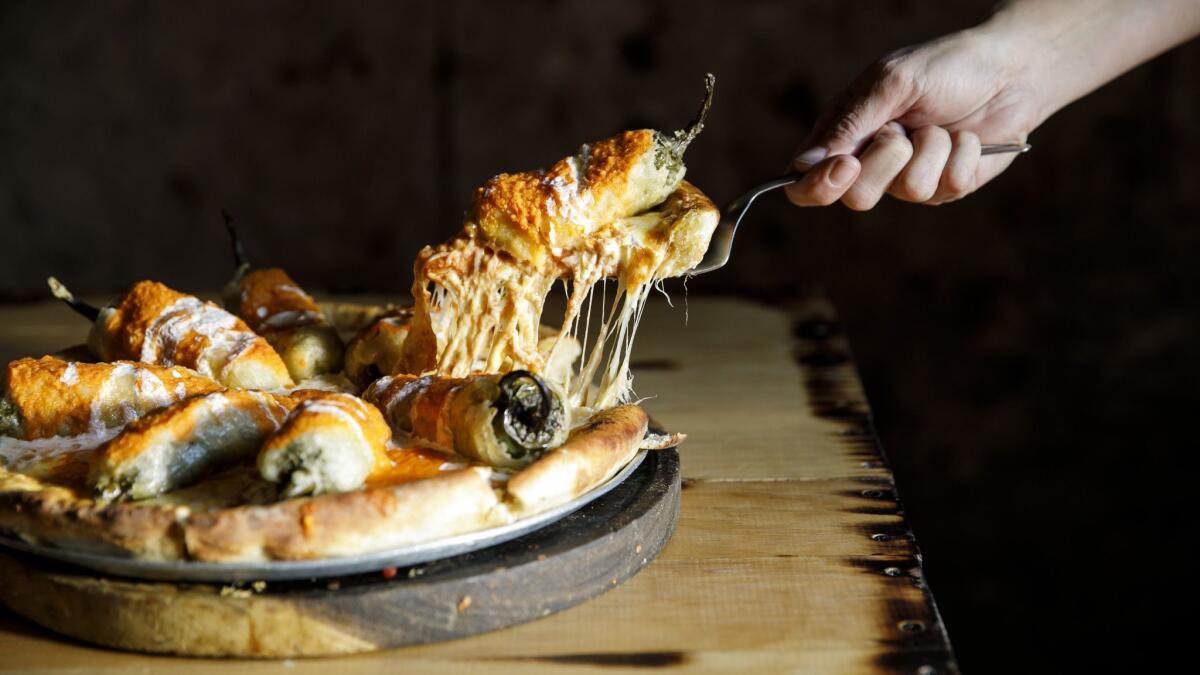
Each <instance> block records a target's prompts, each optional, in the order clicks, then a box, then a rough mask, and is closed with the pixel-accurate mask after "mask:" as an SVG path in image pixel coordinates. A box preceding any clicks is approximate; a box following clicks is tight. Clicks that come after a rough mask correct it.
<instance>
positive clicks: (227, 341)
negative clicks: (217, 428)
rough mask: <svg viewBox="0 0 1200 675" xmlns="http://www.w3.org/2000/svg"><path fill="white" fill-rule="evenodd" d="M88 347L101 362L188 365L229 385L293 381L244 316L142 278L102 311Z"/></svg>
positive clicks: (255, 386)
mask: <svg viewBox="0 0 1200 675" xmlns="http://www.w3.org/2000/svg"><path fill="white" fill-rule="evenodd" d="M88 347H89V348H90V349H91V350H92V352H93V353H94V354H95V355H96V358H98V359H99V360H101V361H113V360H117V359H129V360H133V361H141V362H142V363H151V364H156V365H161V366H174V365H180V366H185V367H187V368H191V369H193V370H195V371H197V372H199V373H200V374H201V375H204V376H206V377H210V378H212V379H214V380H216V381H217V382H218V383H220V384H222V385H224V386H226V387H234V388H239V389H277V388H281V387H287V386H290V385H291V384H292V378H291V377H290V376H289V375H288V370H287V367H286V366H285V365H284V363H283V361H282V360H280V358H279V355H278V354H277V353H276V352H275V350H274V349H273V348H272V347H271V345H270V343H268V342H267V341H266V340H265V339H263V338H262V337H260V336H258V335H256V334H255V333H254V332H253V331H251V330H250V327H249V326H247V325H246V324H245V323H244V322H243V321H242V320H241V319H239V318H237V317H236V316H234V315H232V314H230V313H229V312H227V311H225V310H223V309H221V308H220V307H218V306H216V305H214V304H213V303H211V302H203V301H201V300H200V299H199V298H197V297H195V296H191V295H187V294H184V293H180V292H178V291H174V290H171V289H170V288H167V287H166V286H164V285H162V284H160V283H158V282H154V281H139V282H138V283H136V284H134V285H133V287H132V288H130V289H129V290H128V291H127V292H126V293H125V295H123V296H122V297H121V298H120V300H119V301H118V302H117V304H116V305H115V306H113V307H105V308H104V309H102V310H100V315H99V316H98V317H96V321H95V322H94V323H93V324H92V331H91V334H90V335H89V337H88Z"/></svg>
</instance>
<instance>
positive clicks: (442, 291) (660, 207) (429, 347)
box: [399, 80, 720, 409]
mask: <svg viewBox="0 0 1200 675" xmlns="http://www.w3.org/2000/svg"><path fill="white" fill-rule="evenodd" d="M708 85H709V94H710V97H711V80H709V82H708ZM707 104H708V99H706V103H705V110H707ZM702 126H703V111H702V114H701V116H700V117H699V118H698V119H697V120H696V122H694V123H693V124H692V125H691V126H690V127H689V128H688V129H687V130H686V131H683V132H677V133H676V134H674V135H670V136H668V135H666V134H662V133H660V132H657V131H653V130H639V131H627V132H625V133H622V134H619V135H617V136H615V137H613V138H609V139H606V140H603V141H600V142H597V143H593V144H590V145H585V146H583V147H582V148H581V149H580V150H579V152H578V153H577V154H576V155H574V156H572V157H568V158H566V159H563V160H561V161H559V162H557V163H556V164H554V165H553V166H552V167H550V169H548V170H544V171H542V170H539V171H529V172H525V173H519V174H501V175H499V176H496V177H495V178H493V179H491V180H490V181H488V182H487V184H485V185H484V186H483V187H481V188H480V189H479V190H478V191H477V193H476V196H475V203H474V207H473V208H472V210H471V211H470V212H469V213H468V216H467V221H466V224H465V225H464V227H463V231H462V233H461V234H460V235H458V236H457V237H455V238H454V239H451V240H450V241H449V242H447V243H445V244H442V245H441V246H437V247H426V248H425V249H424V250H422V251H421V253H420V255H419V256H418V258H417V261H416V264H415V266H414V281H413V287H412V293H413V297H414V298H415V304H414V315H413V320H412V322H411V324H410V327H409V335H408V337H407V339H406V341H405V344H404V350H403V351H404V353H403V356H402V358H401V359H399V361H400V363H401V366H400V367H401V368H402V372H409V373H426V372H431V373H435V374H437V375H440V376H443V377H465V376H468V375H470V374H472V373H479V372H507V371H509V370H518V369H524V370H529V371H533V372H536V373H542V374H546V373H547V368H546V363H547V360H552V359H554V358H555V357H556V355H557V353H558V350H560V349H562V348H564V345H566V344H567V341H568V338H569V339H571V340H577V341H579V342H581V343H582V350H581V351H582V353H583V354H582V362H581V363H580V364H579V367H578V368H577V369H575V370H574V371H571V372H569V373H567V374H563V375H559V376H558V377H556V378H555V379H553V380H552V381H553V383H554V384H555V385H556V386H558V387H559V388H561V389H562V390H563V391H566V392H569V396H570V403H571V404H572V405H573V406H575V407H578V408H583V409H598V408H607V407H611V406H613V405H616V404H618V403H621V402H624V401H627V400H629V399H630V398H631V397H632V390H631V384H630V376H629V358H630V353H631V347H632V342H633V337H634V333H635V332H636V329H637V323H638V320H639V318H640V315H641V312H642V308H643V306H644V303H645V301H646V297H647V294H648V292H649V290H650V289H651V288H652V287H653V286H654V285H655V284H656V283H658V282H659V281H661V280H662V279H664V278H667V277H672V276H680V275H683V274H685V273H686V272H687V270H689V269H691V268H692V267H694V266H695V265H696V264H697V263H698V262H699V261H700V259H701V258H702V257H703V255H704V252H705V250H706V249H707V248H708V242H709V238H710V237H711V236H712V232H713V230H714V228H715V227H716V225H717V222H718V221H719V219H720V213H719V211H718V210H717V208H716V207H715V206H714V205H713V203H712V202H711V201H709V200H708V199H707V198H706V197H705V196H704V195H703V194H701V193H700V191H699V190H697V189H696V188H695V187H693V186H692V185H690V184H688V183H686V182H684V181H683V175H684V171H685V169H684V165H683V161H682V154H683V150H684V149H685V148H686V146H687V144H688V143H689V142H690V141H691V140H692V139H693V138H694V137H695V136H696V134H698V133H699V131H700V129H701V128H702ZM608 278H615V280H616V287H615V290H614V291H613V293H612V298H611V304H608V303H609V302H610V299H609V298H608V295H609V290H608V284H607V283H606V282H604V280H605V279H608ZM560 279H563V280H565V282H569V283H570V286H569V292H568V300H567V307H566V314H565V316H564V318H563V321H562V325H561V329H560V330H559V337H558V339H557V341H556V343H555V344H554V345H552V346H551V348H550V349H549V350H539V348H538V340H539V335H538V327H539V324H540V320H541V315H542V310H543V305H544V302H545V298H546V295H547V293H548V292H549V291H550V289H551V288H552V287H553V286H554V284H555V282H557V281H558V280H560ZM597 291H598V292H597ZM596 295H600V305H601V308H600V312H599V316H600V317H601V318H600V319H599V321H600V323H601V325H600V327H599V330H598V331H597V332H596V334H597V335H598V336H599V339H597V340H595V343H594V344H593V345H591V349H588V345H587V339H588V336H589V335H590V334H591V331H590V330H589V328H590V327H589V326H588V322H589V321H590V317H591V314H592V311H591V306H592V303H593V301H594V298H595V296H596ZM605 305H607V306H605ZM581 319H586V320H585V321H581ZM581 323H582V325H581ZM598 374H599V376H600V383H599V388H598V389H597V390H593V389H592V384H593V380H594V378H595V377H596V376H597V375H598Z"/></svg>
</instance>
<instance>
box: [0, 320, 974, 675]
mask: <svg viewBox="0 0 1200 675" xmlns="http://www.w3.org/2000/svg"><path fill="white" fill-rule="evenodd" d="M684 313H685V310H684V307H683V304H682V302H680V299H678V298H677V299H676V307H675V309H670V308H667V307H665V305H663V304H662V303H661V302H654V303H652V304H651V306H650V307H649V308H648V309H647V311H646V316H645V319H644V320H643V323H642V327H641V329H640V331H639V338H638V343H637V348H636V349H635V353H634V361H635V377H636V379H635V381H634V386H635V388H636V389H637V391H638V393H639V395H642V396H648V395H655V396H657V397H656V398H653V399H650V400H647V401H646V402H645V403H644V405H645V406H646V407H647V408H648V409H649V410H650V411H651V412H652V414H654V415H655V417H656V418H657V419H658V420H660V421H661V422H662V423H663V424H664V425H666V426H667V427H669V428H671V429H672V430H678V431H684V432H686V433H688V434H689V439H688V441H687V443H685V444H684V445H683V447H682V449H681V452H682V456H683V475H684V483H683V487H684V489H683V492H682V504H681V510H680V516H679V525H678V529H677V531H676V534H675V536H674V537H673V538H672V540H671V542H670V544H669V545H668V546H667V548H666V549H665V550H664V551H663V553H662V555H661V556H660V557H659V559H658V560H656V561H654V562H653V564H650V565H648V566H647V567H646V569H645V570H644V571H643V572H642V573H640V574H638V575H637V576H635V577H633V578H632V579H630V580H629V581H628V582H627V583H625V584H623V585H622V586H620V587H619V588H616V589H615V590H613V591H611V592H609V593H605V594H604V595H602V596H600V597H598V598H596V599H594V600H592V601H589V602H587V603H584V604H582V605H580V606H578V607H575V608H572V609H569V610H566V611H564V612H562V613H560V614H557V615H555V616H552V617H548V618H546V619H544V620H538V621H534V622H531V623H527V624H524V625H521V626H517V627H514V628H509V629H505V630H501V631H497V632H494V633H488V634H484V635H478V636H475V637H472V638H468V639H464V640H455V641H451V642H446V643H441V644H437V645H427V646H417V647H408V648H404V649H402V650H396V651H389V652H380V653H377V654H371V655H361V656H352V657H345V658H342V659H339V660H338V661H337V662H336V668H337V670H338V672H349V673H359V672H362V673H367V672H370V673H377V672H385V671H388V672H390V671H393V670H400V669H403V670H404V671H405V672H431V673H451V672H453V673H460V672H463V671H464V669H466V670H469V669H478V668H482V667H487V668H488V669H489V671H494V672H497V673H508V672H513V673H516V672H521V673H526V672H529V673H541V672H545V673H551V672H564V671H566V672H576V671H577V672H581V673H582V672H603V671H609V670H612V671H617V670H631V671H635V672H641V671H644V670H646V669H650V668H653V669H654V670H667V671H675V670H679V671H686V672H731V671H739V672H752V673H766V672H822V673H825V672H828V673H833V672H846V673H917V672H921V673H925V674H927V675H933V674H934V673H948V672H956V665H955V662H954V660H953V654H952V652H951V650H950V646H949V642H948V641H947V638H946V635H945V632H944V630H943V628H942V626H941V623H940V620H939V619H938V616H937V612H936V608H935V606H934V605H933V598H932V595H931V594H930V593H929V589H928V588H927V586H926V585H925V583H924V579H923V578H922V575H921V565H920V557H919V552H918V549H917V546H916V542H915V541H914V539H913V538H912V536H911V533H910V532H909V528H908V525H907V523H906V522H905V520H904V517H903V514H902V510H901V507H900V504H899V502H898V500H897V499H896V490H895V486H894V485H893V483H892V478H891V473H890V471H889V470H888V469H887V463H886V459H885V458H884V457H883V456H882V454H881V452H880V450H879V448H878V445H877V443H876V440H875V436H874V432H873V428H872V424H871V419H870V409H869V406H868V405H867V403H866V400H865V397H864V396H863V393H862V388H861V385H860V384H859V381H858V378H857V376H856V374H855V372H854V368H853V362H852V359H851V355H850V351H849V346H848V345H847V343H846V341H845V338H844V336H843V335H842V334H841V333H840V331H839V329H838V326H837V324H836V317H835V314H834V311H833V308H832V307H831V306H830V304H829V303H828V301H827V300H825V299H823V298H820V297H815V298H809V299H803V300H799V301H795V302H791V303H789V304H788V305H787V306H786V307H780V308H771V307H767V306H765V305H761V304H756V303H749V302H744V301H738V300H732V299H696V298H693V299H691V300H690V301H689V303H688V307H687V309H686V314H687V323H686V325H685V323H684ZM5 317H6V314H5V312H4V311H0V326H3V325H11V322H9V321H5V320H4V319H5ZM3 330H4V329H3V328H0V354H3V355H5V356H8V357H11V356H15V355H16V354H14V353H13V352H12V349H13V347H12V346H10V345H12V344H13V343H11V342H9V341H8V340H7V338H5V337H4V332H3ZM59 330H60V331H61V329H59ZM60 334H61V333H60ZM65 337H66V336H65V335H64V338H65ZM67 341H70V340H67ZM22 344H28V343H22ZM0 653H3V654H5V655H12V656H11V657H8V656H6V658H5V659H3V661H2V662H0V668H12V669H15V670H24V671H34V672H48V671H50V670H53V671H54V672H72V671H84V670H87V671H89V672H96V671H99V672H114V673H115V672H129V671H131V670H132V671H136V669H138V668H151V669H153V671H154V672H178V671H182V670H188V671H191V670H192V669H199V670H204V669H205V668H213V669H214V670H216V669H218V668H222V669H223V668H227V667H228V666H229V665H230V664H227V663H211V662H195V661H189V660H183V659H176V658H167V657H143V656H136V655H129V654H118V653H112V652H103V651H100V650H96V649H94V648H89V647H85V646H82V645H78V644H75V643H70V642H63V641H62V640H61V639H58V638H55V637H53V636H50V635H49V634H47V633H45V632H44V631H41V630H40V629H37V628H36V627H32V626H30V625H29V624H27V623H24V622H18V621H17V620H15V619H13V620H10V621H8V622H7V623H5V622H3V620H0ZM236 665H237V668H238V670H239V671H241V670H244V671H245V672H256V671H258V670H259V669H266V668H272V667H275V666H273V665H272V664H268V663H258V662H245V661H238V662H236ZM290 665H292V666H293V669H294V670H295V671H296V672H309V671H311V672H318V671H320V672H327V671H328V670H329V668H330V667H331V664H330V663H329V662H327V661H295V662H294V663H292V664H290Z"/></svg>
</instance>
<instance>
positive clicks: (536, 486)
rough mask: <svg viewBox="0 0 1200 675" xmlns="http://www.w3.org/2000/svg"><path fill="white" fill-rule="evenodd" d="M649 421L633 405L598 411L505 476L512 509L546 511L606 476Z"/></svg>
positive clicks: (631, 450) (623, 460)
mask: <svg viewBox="0 0 1200 675" xmlns="http://www.w3.org/2000/svg"><path fill="white" fill-rule="evenodd" d="M648 423H649V417H647V415H646V412H645V411H644V410H642V409H641V408H639V407H637V406H636V405H622V406H617V407H615V408H610V409H608V410H603V411H601V412H598V413H596V414H595V415H594V416H592V418H591V419H590V420H588V422H587V424H584V425H583V426H581V427H579V428H578V429H576V430H575V431H573V432H572V433H571V437H570V438H568V439H567V442H566V443H563V444H562V445H561V446H559V447H558V448H555V449H554V450H551V451H550V452H548V453H546V454H545V455H544V456H542V457H541V458H540V459H538V460H537V461H536V462H534V463H533V464H531V465H529V466H528V467H526V468H525V469H524V470H523V471H521V472H520V473H518V474H517V475H515V476H513V477H512V478H511V479H509V481H508V486H507V489H508V494H509V497H510V498H511V500H512V507H513V511H514V512H515V513H516V514H518V516H521V517H524V516H527V515H530V514H533V513H538V512H539V511H545V510H546V509H549V508H553V507H555V506H558V505H559V504H562V503H565V502H569V501H571V500H572V499H574V498H575V497H578V496H579V495H581V494H583V493H585V492H587V491H588V490H591V489H592V488H594V487H596V486H597V485H600V484H601V483H603V482H604V481H606V480H608V479H609V478H611V477H612V476H613V474H615V473H616V472H617V471H619V470H620V468H621V467H623V466H625V465H626V464H628V463H629V460H631V459H633V456H634V455H635V454H637V451H638V446H639V445H640V444H641V441H642V439H643V438H644V437H645V436H646V427H647V425H648Z"/></svg>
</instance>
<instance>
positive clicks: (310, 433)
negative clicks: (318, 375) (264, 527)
mask: <svg viewBox="0 0 1200 675" xmlns="http://www.w3.org/2000/svg"><path fill="white" fill-rule="evenodd" d="M391 438H392V430H391V428H389V427H388V424H387V422H385V421H384V419H383V415H382V414H380V412H379V410H378V409H376V408H375V407H374V406H372V405H370V404H368V403H366V402H364V401H363V400H362V399H360V398H358V397H357V396H350V395H347V394H326V395H318V396H313V397H310V398H308V399H307V400H304V401H302V402H301V403H300V404H299V405H297V406H296V407H295V408H294V409H293V410H292V412H291V413H289V414H288V416H287V419H286V420H284V423H283V426H281V427H280V428H279V431H277V432H275V433H274V434H273V435H271V437H270V438H268V439H267V441H266V443H264V444H263V446H262V449H261V450H260V451H259V454H258V469H259V472H260V473H261V474H262V477H263V479H265V480H267V481H270V482H272V483H278V484H279V486H280V494H282V495H283V496H285V497H297V496H300V495H306V494H320V493H323V492H345V491H348V490H354V489H357V488H359V487H362V485H363V483H364V482H365V481H366V480H367V477H368V476H370V475H371V474H372V473H373V472H376V471H386V470H388V469H389V468H390V467H391V464H392V462H391V460H390V458H389V457H388V454H387V447H388V441H390V440H391Z"/></svg>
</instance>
